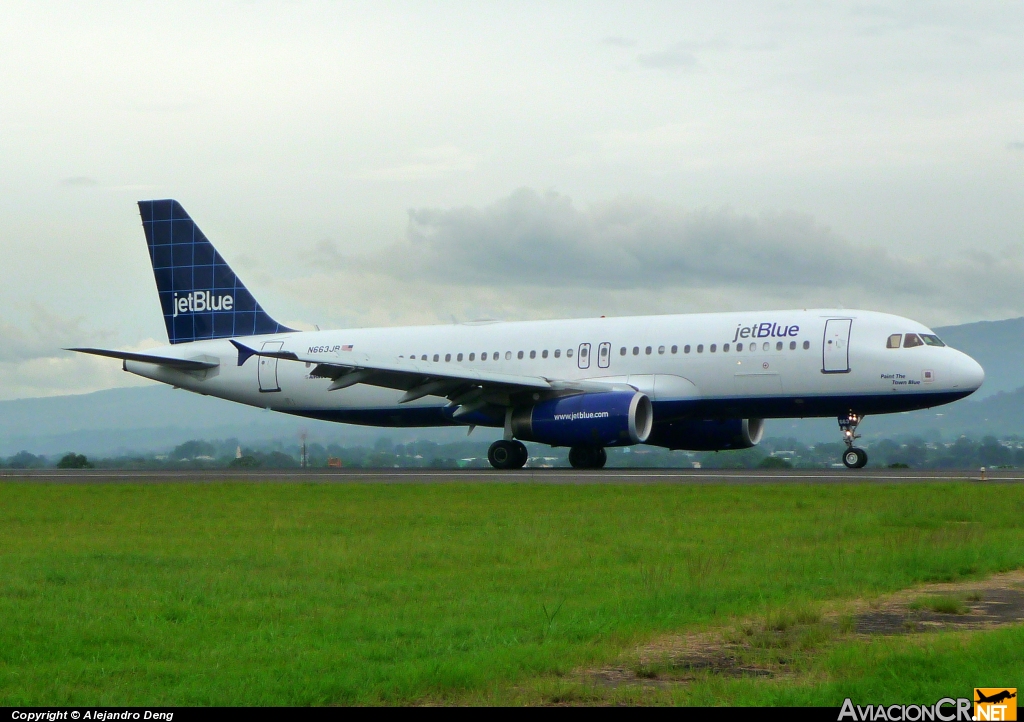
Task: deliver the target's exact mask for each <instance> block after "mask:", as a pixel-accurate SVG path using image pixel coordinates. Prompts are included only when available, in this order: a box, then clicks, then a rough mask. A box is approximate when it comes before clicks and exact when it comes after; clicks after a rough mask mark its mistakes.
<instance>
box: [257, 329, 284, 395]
mask: <svg viewBox="0 0 1024 722" xmlns="http://www.w3.org/2000/svg"><path fill="white" fill-rule="evenodd" d="M282 346H284V342H282V341H267V342H266V343H264V344H263V348H262V349H261V350H262V351H270V352H274V351H280V350H281V347H282ZM259 378H260V392H261V393H270V392H272V391H280V390H281V387H280V386H279V385H278V383H277V359H276V358H269V357H267V356H260V365H259Z"/></svg>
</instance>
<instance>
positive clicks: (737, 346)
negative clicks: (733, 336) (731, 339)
mask: <svg viewBox="0 0 1024 722" xmlns="http://www.w3.org/2000/svg"><path fill="white" fill-rule="evenodd" d="M736 350H737V351H742V350H743V344H741V343H738V344H736Z"/></svg>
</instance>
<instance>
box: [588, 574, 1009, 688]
mask: <svg viewBox="0 0 1024 722" xmlns="http://www.w3.org/2000/svg"><path fill="white" fill-rule="evenodd" d="M1019 622H1024V570H1017V571H1013V572H1008V573H1006V574H997V575H995V576H992V577H990V578H988V579H984V580H977V581H968V582H958V583H944V584H927V585H922V586H918V587H914V588H911V589H905V590H903V591H900V592H897V593H895V594H890V595H886V596H882V597H878V598H875V599H870V600H854V601H850V602H843V603H835V604H831V605H826V606H824V607H821V608H818V609H811V608H807V609H796V610H783V611H779V612H777V613H772V614H769V615H768V617H767V618H760V619H748V620H742V621H739V622H737V623H735V624H733V625H731V626H727V627H721V628H717V629H711V630H707V631H702V632H697V633H693V634H686V635H671V636H666V637H662V638H659V639H656V640H654V641H653V642H651V643H649V644H646V645H643V646H642V647H639V648H637V650H636V652H635V654H634V655H633V658H632V660H630V661H627V662H624V663H623V664H621V665H617V666H612V667H605V668H602V669H592V670H584V671H582V672H581V676H582V678H583V679H584V680H585V681H587V682H589V683H590V684H595V685H597V686H610V687H619V686H622V685H638V686H656V687H665V686H669V685H674V684H679V683H684V682H687V681H690V680H692V679H695V678H696V677H697V676H698V675H707V674H713V675H721V676H723V677H780V676H788V675H791V674H793V672H792V671H791V670H793V669H794V666H796V665H798V664H799V662H800V660H801V659H802V658H806V657H808V656H809V655H811V654H813V653H814V651H815V650H817V649H820V648H821V647H823V646H824V645H826V644H829V643H832V642H835V641H839V640H842V639H855V638H858V637H859V638H869V637H872V636H878V635H894V634H919V633H922V632H932V631H936V630H950V629H952V630H956V629H967V630H972V629H986V628H992V627H998V626H1002V625H1006V624H1014V623H1019Z"/></svg>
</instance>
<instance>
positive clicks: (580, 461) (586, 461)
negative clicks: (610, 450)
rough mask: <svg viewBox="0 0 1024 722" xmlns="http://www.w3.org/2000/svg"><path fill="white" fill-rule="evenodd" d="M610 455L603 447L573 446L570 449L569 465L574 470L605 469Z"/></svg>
mask: <svg viewBox="0 0 1024 722" xmlns="http://www.w3.org/2000/svg"><path fill="white" fill-rule="evenodd" d="M607 461H608V454H607V453H605V450H604V447H603V446H573V447H570V448H569V464H571V465H572V468H574V469H603V468H604V465H605V463H607Z"/></svg>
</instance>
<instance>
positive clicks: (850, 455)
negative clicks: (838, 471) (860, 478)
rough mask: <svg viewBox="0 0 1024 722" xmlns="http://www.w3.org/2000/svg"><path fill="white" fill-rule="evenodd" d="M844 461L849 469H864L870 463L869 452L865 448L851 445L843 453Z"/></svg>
mask: <svg viewBox="0 0 1024 722" xmlns="http://www.w3.org/2000/svg"><path fill="white" fill-rule="evenodd" d="M843 463H844V464H846V468H848V469H863V468H864V465H865V464H867V463H868V454H867V452H866V451H864V449H858V448H856V447H850V448H849V449H847V450H846V452H845V453H844V454H843Z"/></svg>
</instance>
